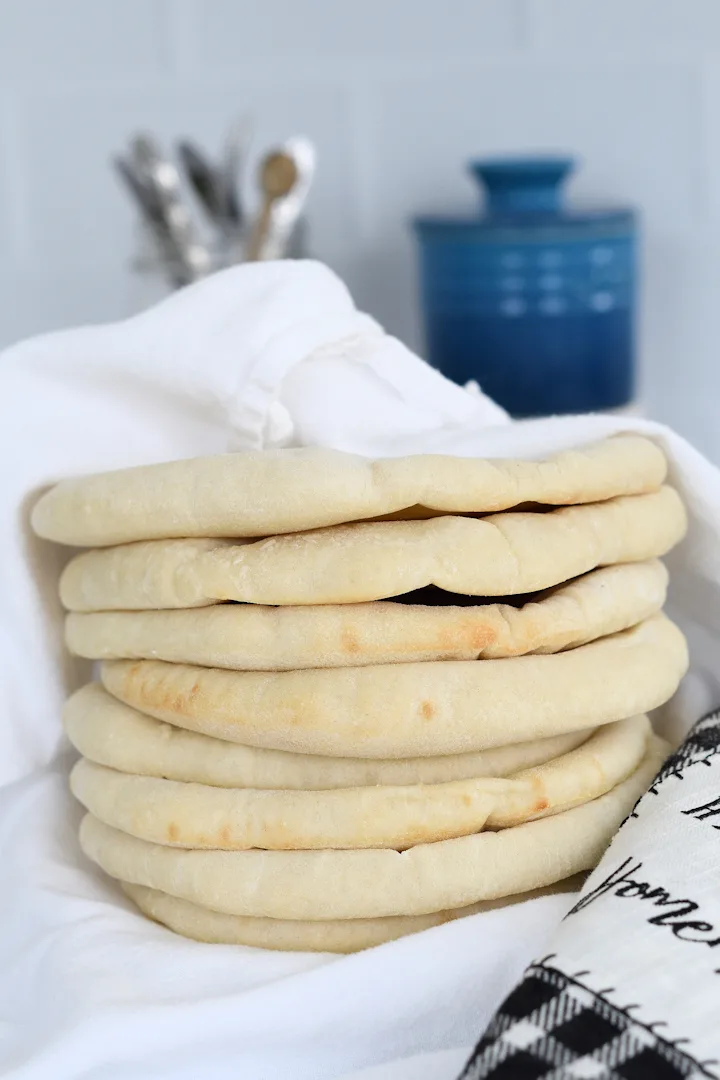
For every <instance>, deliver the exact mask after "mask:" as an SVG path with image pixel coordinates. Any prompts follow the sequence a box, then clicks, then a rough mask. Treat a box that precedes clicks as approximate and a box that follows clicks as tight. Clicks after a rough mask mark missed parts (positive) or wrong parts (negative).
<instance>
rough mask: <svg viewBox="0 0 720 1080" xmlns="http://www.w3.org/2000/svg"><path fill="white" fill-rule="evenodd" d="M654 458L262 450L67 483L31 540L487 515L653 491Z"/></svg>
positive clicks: (617, 442)
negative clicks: (398, 516) (370, 455)
mask: <svg viewBox="0 0 720 1080" xmlns="http://www.w3.org/2000/svg"><path fill="white" fill-rule="evenodd" d="M666 471H667V464H666V461H665V457H664V455H663V453H662V451H661V450H660V449H659V448H658V447H657V446H655V445H654V443H652V442H650V441H649V440H648V439H645V438H642V437H641V436H639V435H619V436H615V437H614V438H611V439H606V440H604V441H602V442H598V443H593V444H592V445H590V446H586V447H583V448H581V449H579V450H569V451H565V452H564V453H560V454H557V455H555V456H554V457H551V458H549V459H547V460H545V461H508V460H482V459H477V458H463V457H460V458H458V457H445V456H441V455H437V454H416V455H414V456H412V457H404V458H389V459H382V460H378V461H372V460H369V459H367V458H362V457H358V456H356V455H354V454H346V453H342V452H340V451H337V450H321V449H317V448H305V449H299V450H263V451H250V452H246V453H240V454H224V455H221V456H217V457H206V458H194V459H190V460H187V461H174V462H169V463H167V464H162V465H147V466H142V467H140V468H134V469H123V470H120V471H118V472H111V473H100V474H98V475H95V476H86V477H80V478H79V479H74V480H65V481H63V482H62V483H60V484H58V485H57V486H56V487H54V488H52V489H51V490H50V491H49V492H47V493H46V494H45V495H43V496H42V498H41V499H40V500H39V501H38V502H37V504H36V505H35V508H34V510H33V514H32V525H33V528H34V529H35V531H36V532H37V533H38V534H39V535H40V536H44V537H46V538H47V539H48V540H58V541H60V542H61V543H65V544H72V545H74V546H77V547H103V546H106V545H109V544H123V543H126V542H128V541H132V540H149V539H161V538H165V537H181V536H273V535H276V534H278V533H286V532H298V531H300V530H303V529H313V528H318V527H320V526H324V525H337V524H339V523H341V522H345V521H360V520H363V519H367V518H375V517H380V516H382V515H386V514H394V513H418V512H419V513H428V512H429V513H432V512H440V513H447V512H454V513H487V512H488V511H496V510H504V509H506V508H508V507H511V506H517V505H518V504H522V503H525V502H537V503H546V504H551V505H572V504H575V503H582V502H596V501H597V500H600V499H608V498H611V497H612V496H615V495H627V494H637V493H640V492H646V491H653V490H654V489H655V488H657V487H659V485H660V484H661V483H662V482H663V479H664V478H665V473H666Z"/></svg>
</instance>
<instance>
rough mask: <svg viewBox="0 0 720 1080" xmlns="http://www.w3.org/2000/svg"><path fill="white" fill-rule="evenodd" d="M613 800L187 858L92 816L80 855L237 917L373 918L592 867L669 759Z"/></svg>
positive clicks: (652, 763)
mask: <svg viewBox="0 0 720 1080" xmlns="http://www.w3.org/2000/svg"><path fill="white" fill-rule="evenodd" d="M667 750H668V747H667V745H666V744H660V741H659V740H653V743H652V746H651V749H650V751H649V753H648V756H647V758H646V759H645V761H644V762H643V764H642V765H641V766H640V768H639V769H637V770H636V772H634V773H633V774H632V776H630V777H629V778H628V779H627V780H625V781H624V782H623V783H622V784H620V785H619V786H618V787H616V788H613V790H612V791H610V792H608V794H607V795H603V796H601V798H599V799H595V800H594V801H593V802H589V803H585V804H584V805H583V806H578V807H575V809H573V810H566V811H565V812H564V813H562V814H556V815H555V816H554V817H549V818H543V819H541V820H540V821H530V822H528V823H527V824H526V825H518V826H517V827H516V828H514V829H505V830H503V831H502V832H483V833H479V834H477V835H475V836H463V837H460V838H458V839H455V840H441V841H440V842H439V843H436V844H419V845H418V846H417V847H413V848H410V849H409V850H408V851H404V852H397V851H391V850H388V849H383V850H376V851H187V850H179V849H178V848H170V847H163V846H161V845H160V844H151V843H148V841H146V840H138V839H136V838H135V837H133V836H128V835H126V834H125V833H122V832H119V831H118V830H117V829H113V828H111V827H110V826H109V825H104V824H103V823H102V822H100V821H98V820H97V819H96V818H94V817H93V816H92V815H91V814H87V815H86V816H85V817H84V818H83V821H82V823H81V825H80V844H81V846H82V849H83V851H84V852H85V854H86V855H87V856H88V858H89V859H91V860H92V861H93V862H95V863H97V864H98V865H99V866H100V867H101V868H102V869H103V870H104V871H105V872H106V873H107V874H109V875H110V877H114V878H118V879H119V880H120V881H127V882H130V883H131V884H134V885H144V886H146V887H147V888H151V889H158V890H160V891H161V892H165V893H168V894H169V895H170V896H176V897H178V898H180V899H182V900H188V901H190V902H191V903H193V904H200V905H201V906H202V907H208V908H211V909H212V910H213V911H220V912H225V913H226V914H229V915H243V916H248V915H249V916H253V917H256V918H257V917H263V918H266V917H267V918H273V919H303V920H305V919H307V920H311V921H315V920H318V919H320V920H323V919H367V918H377V917H379V916H386V915H424V914H427V913H428V912H435V911H444V910H446V909H448V908H458V907H467V906H468V905H470V904H476V903H477V902H478V901H479V900H493V899H496V898H497V897H501V896H511V895H513V894H515V893H520V892H526V891H528V890H529V889H535V888H540V887H542V886H544V885H551V884H553V883H554V882H556V881H560V880H562V879H563V878H567V877H570V875H571V874H576V873H579V872H580V871H582V870H588V869H590V867H592V866H595V865H596V864H597V862H598V861H599V859H600V856H601V855H602V853H603V851H604V850H605V848H606V846H607V844H608V842H609V841H610V839H611V837H612V835H613V834H614V832H615V831H616V829H617V828H618V827H619V826H620V824H621V822H622V821H623V819H624V818H625V816H626V815H627V814H628V812H629V811H630V810H631V809H632V807H633V805H634V803H635V801H636V800H637V798H638V797H639V796H640V795H641V794H642V792H644V791H646V790H647V787H648V785H649V784H650V782H651V781H652V779H653V777H654V776H655V775H656V774H657V770H658V767H659V765H660V762H661V761H662V760H663V758H664V757H665V756H666V754H667Z"/></svg>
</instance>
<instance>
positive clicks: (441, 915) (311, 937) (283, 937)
mask: <svg viewBox="0 0 720 1080" xmlns="http://www.w3.org/2000/svg"><path fill="white" fill-rule="evenodd" d="M582 880H583V875H575V876H574V877H572V878H568V879H567V880H566V881H561V882H558V883H557V884H556V885H551V886H548V887H547V888H545V889H533V890H532V891H531V892H527V893H521V894H519V895H518V896H506V897H503V898H502V899H499V900H481V901H480V903H478V904H471V905H470V906H469V907H465V908H456V909H455V910H453V911H438V912H436V913H435V914H430V915H406V916H403V915H395V916H392V915H391V916H388V917H387V918H379V919H326V920H325V921H320V920H315V921H314V922H309V921H303V920H302V919H253V918H244V917H243V916H242V915H223V914H222V913H221V912H219V911H211V910H210V908H204V907H200V906H199V905H198V904H191V903H190V902H189V901H187V900H179V899H178V898H177V897H176V896H168V894H167V893H163V892H158V891H157V889H147V888H145V886H143V885H130V884H129V883H128V882H125V881H123V882H121V883H120V884H121V886H122V889H123V892H125V893H126V894H127V895H128V896H129V897H130V899H131V900H132V901H133V902H134V903H135V904H136V905H137V906H138V908H139V909H140V911H142V913H143V914H144V915H147V916H148V918H150V919H153V920H154V921H155V922H158V923H161V924H162V925H163V926H166V927H167V928H168V929H169V930H173V931H174V932H175V933H176V934H182V936H183V937H187V938H192V939H194V940H195V941H204V942H207V943H208V944H213V945H250V946H254V947H255V948H258V949H275V950H280V951H284V952H333V953H351V952H359V951H360V950H361V949H371V948H373V947H374V946H376V945H384V944H385V943H386V942H388V941H395V940H396V939H397V938H400V937H405V936H406V935H407V934H417V933H419V932H420V931H421V930H429V929H431V928H432V927H433V926H441V925H442V924H443V923H446V922H451V921H453V920H454V919H462V918H465V917H466V916H467V915H478V914H480V913H482V912H485V911H493V910H494V909H495V908H499V907H509V906H511V905H512V904H520V903H523V902H524V901H525V900H534V899H536V898H537V897H539V896H550V895H552V894H553V893H559V892H573V891H575V890H576V889H578V888H580V885H581V883H582Z"/></svg>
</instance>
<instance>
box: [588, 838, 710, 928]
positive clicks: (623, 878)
mask: <svg viewBox="0 0 720 1080" xmlns="http://www.w3.org/2000/svg"><path fill="white" fill-rule="evenodd" d="M642 867H643V864H642V862H640V861H636V860H634V859H633V858H632V857H630V858H627V859H625V861H624V862H622V863H621V864H620V866H618V867H617V869H615V870H613V871H612V872H611V873H610V874H608V876H607V877H606V878H605V879H604V880H603V881H601V882H600V884H599V885H596V886H595V888H594V889H592V890H591V891H590V892H589V893H587V895H586V896H583V897H581V898H580V900H578V902H577V904H575V906H574V907H573V908H571V909H570V911H569V912H568V916H570V915H574V914H575V913H576V912H578V911H582V910H583V908H586V907H589V906H590V904H594V903H595V901H597V900H599V899H600V897H601V896H605V895H607V894H608V893H612V894H613V895H614V896H616V897H619V898H620V899H621V900H633V899H634V900H641V901H649V905H650V906H651V907H655V908H657V907H659V908H670V909H672V910H668V911H663V912H661V913H660V914H659V915H652V916H649V917H648V919H647V921H648V923H649V924H650V925H651V926H664V927H667V928H668V930H670V931H671V932H672V933H673V935H674V936H675V937H676V938H677V939H678V940H679V941H687V942H690V943H692V944H696V945H709V946H710V947H711V948H714V947H715V946H716V945H720V936H718V928H717V927H716V926H714V925H713V923H711V922H708V921H707V920H705V919H697V920H696V919H687V916H688V915H693V914H694V913H695V912H698V911H700V905H699V904H698V903H696V901H695V900H690V899H688V898H687V897H674V896H672V895H671V893H670V892H669V891H668V890H667V889H665V888H663V887H662V886H660V885H652V884H651V883H650V882H648V881H642V880H640V878H638V877H637V876H636V875H637V874H638V873H639V872H640V871H641V870H642Z"/></svg>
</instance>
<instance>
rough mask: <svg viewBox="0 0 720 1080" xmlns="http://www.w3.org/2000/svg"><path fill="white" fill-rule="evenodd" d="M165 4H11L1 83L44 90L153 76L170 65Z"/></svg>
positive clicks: (1, 35)
mask: <svg viewBox="0 0 720 1080" xmlns="http://www.w3.org/2000/svg"><path fill="white" fill-rule="evenodd" d="M165 10H166V9H165V4H164V3H163V0H62V2H60V0H14V2H13V0H11V2H9V3H4V4H3V5H2V21H1V24H0V78H2V79H3V80H5V81H6V82H7V81H9V80H15V81H17V82H20V83H23V84H27V83H31V84H34V85H44V84H48V83H50V82H51V81H52V80H53V79H57V80H61V81H64V82H71V81H73V80H78V79H83V78H86V77H89V76H95V77H99V78H102V79H105V78H107V77H109V76H113V75H117V74H118V73H120V74H123V75H128V76H130V77H135V76H137V75H142V74H147V73H148V72H155V71H156V70H158V68H160V67H162V66H163V65H164V63H165V60H166V55H167V54H166V45H165V43H166V32H167V27H166V25H165V22H164V15H165Z"/></svg>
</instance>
